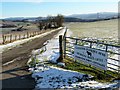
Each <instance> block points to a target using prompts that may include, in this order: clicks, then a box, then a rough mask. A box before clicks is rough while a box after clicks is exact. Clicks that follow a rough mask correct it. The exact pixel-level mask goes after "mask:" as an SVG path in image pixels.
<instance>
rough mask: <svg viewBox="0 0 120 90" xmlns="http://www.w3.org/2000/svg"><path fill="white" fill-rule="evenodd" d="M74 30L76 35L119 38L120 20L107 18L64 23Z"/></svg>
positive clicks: (81, 36) (114, 39)
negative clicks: (119, 23)
mask: <svg viewBox="0 0 120 90" xmlns="http://www.w3.org/2000/svg"><path fill="white" fill-rule="evenodd" d="M64 25H65V26H66V27H68V28H69V29H70V30H71V31H72V32H73V35H72V36H74V37H80V38H83V37H92V38H95V37H96V38H108V39H109V40H113V41H117V40H118V20H117V19H115V20H107V21H97V22H71V23H64Z"/></svg>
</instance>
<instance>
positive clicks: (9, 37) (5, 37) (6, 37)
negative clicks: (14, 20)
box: [0, 30, 45, 44]
mask: <svg viewBox="0 0 120 90" xmlns="http://www.w3.org/2000/svg"><path fill="white" fill-rule="evenodd" d="M44 32H45V30H42V31H30V32H29V31H28V32H22V33H17V34H16V33H15V34H14V33H11V34H2V36H1V40H0V44H7V43H11V42H13V41H16V40H21V39H26V38H30V37H34V36H36V35H40V34H41V33H44Z"/></svg>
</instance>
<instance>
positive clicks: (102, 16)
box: [3, 12, 118, 22]
mask: <svg viewBox="0 0 120 90" xmlns="http://www.w3.org/2000/svg"><path fill="white" fill-rule="evenodd" d="M115 18H118V13H114V12H100V13H90V14H73V15H69V16H65V17H64V21H65V22H86V21H87V22H90V21H91V22H92V21H98V20H109V19H115ZM3 20H9V21H37V20H46V17H28V18H27V17H15V18H14V17H13V18H5V19H3Z"/></svg>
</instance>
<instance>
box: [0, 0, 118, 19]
mask: <svg viewBox="0 0 120 90" xmlns="http://www.w3.org/2000/svg"><path fill="white" fill-rule="evenodd" d="M21 1H22V0H21ZM0 7H2V10H1V15H0V18H8V17H38V16H43V17H46V16H48V15H53V16H54V15H57V14H62V15H65V16H67V15H71V14H87V13H97V12H118V1H115V0H113V1H112V0H110V1H109V2H108V1H104V2H103V1H102V0H101V1H100V0H99V2H98V1H95V2H88V1H85V2H82V1H81V2H80V1H79V2H72V1H71V2H53V1H51V2H47V1H46V2H43V1H40V0H38V1H37V2H33V1H32V0H31V1H29V0H27V1H26V2H25V0H24V2H15V1H9V0H7V1H5V0H4V1H2V2H1V3H0Z"/></svg>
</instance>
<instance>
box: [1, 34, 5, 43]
mask: <svg viewBox="0 0 120 90" xmlns="http://www.w3.org/2000/svg"><path fill="white" fill-rule="evenodd" d="M2 38H3V44H5V37H4V34H3V35H2Z"/></svg>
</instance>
